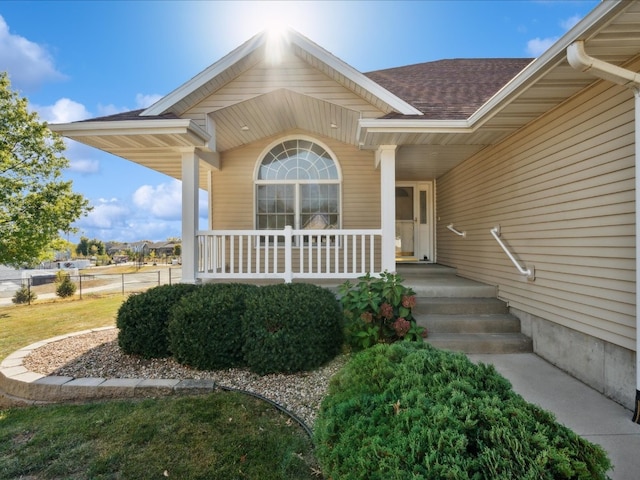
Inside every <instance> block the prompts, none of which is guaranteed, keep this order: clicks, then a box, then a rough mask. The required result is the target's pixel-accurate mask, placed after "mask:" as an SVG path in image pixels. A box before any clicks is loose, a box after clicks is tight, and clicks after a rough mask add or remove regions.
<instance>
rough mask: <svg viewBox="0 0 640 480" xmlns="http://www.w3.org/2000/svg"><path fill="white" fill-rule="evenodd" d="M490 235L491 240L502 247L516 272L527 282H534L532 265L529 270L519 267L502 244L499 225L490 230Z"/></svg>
mask: <svg viewBox="0 0 640 480" xmlns="http://www.w3.org/2000/svg"><path fill="white" fill-rule="evenodd" d="M491 235H493V238H495V239H496V241H497V242H498V245H500V246H501V247H502V250H504V253H506V254H507V256H508V257H509V260H511V262H513V264H514V265H515V267H516V268H517V269H518V271H519V272H520V273H521V274H522V275H526V276H527V278H528V279H529V280H534V279H535V268H534V267H533V265H532V266H531V267H530V268H524V267H521V266H520V264H519V263H518V261H517V260H516V259H515V257H514V256H513V255H512V254H511V252H510V251H509V249H508V248H507V246H506V245H505V244H504V243H502V240H500V225H497V226H495V227H493V228H492V229H491Z"/></svg>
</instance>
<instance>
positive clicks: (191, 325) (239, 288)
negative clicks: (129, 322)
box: [168, 283, 258, 370]
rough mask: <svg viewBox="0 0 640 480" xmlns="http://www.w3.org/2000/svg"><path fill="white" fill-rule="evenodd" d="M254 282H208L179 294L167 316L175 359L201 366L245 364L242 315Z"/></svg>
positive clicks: (193, 365)
mask: <svg viewBox="0 0 640 480" xmlns="http://www.w3.org/2000/svg"><path fill="white" fill-rule="evenodd" d="M257 289H258V287H257V286H253V285H246V284H240V283H226V284H222V283H220V284H207V285H203V286H202V287H201V288H199V289H198V290H196V291H195V292H192V293H190V294H188V295H185V296H184V297H182V299H181V300H180V302H179V303H178V304H177V305H176V306H175V307H173V309H172V311H171V315H170V319H169V326H168V335H169V348H170V350H171V352H172V353H173V356H174V357H175V359H176V360H177V361H178V362H180V363H183V364H185V365H189V366H191V367H195V368H198V369H200V370H215V369H220V368H231V367H237V366H241V365H243V364H244V361H243V354H242V347H243V345H244V339H243V336H242V315H243V314H244V310H245V300H246V298H247V297H248V296H250V295H252V294H254V293H255V291H256V290H257Z"/></svg>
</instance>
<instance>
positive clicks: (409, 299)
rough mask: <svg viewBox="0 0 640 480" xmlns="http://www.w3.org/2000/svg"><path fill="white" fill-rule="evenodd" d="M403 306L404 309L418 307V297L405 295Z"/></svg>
mask: <svg viewBox="0 0 640 480" xmlns="http://www.w3.org/2000/svg"><path fill="white" fill-rule="evenodd" d="M402 306H403V307H404V308H413V307H415V306H416V296H415V295H403V297H402Z"/></svg>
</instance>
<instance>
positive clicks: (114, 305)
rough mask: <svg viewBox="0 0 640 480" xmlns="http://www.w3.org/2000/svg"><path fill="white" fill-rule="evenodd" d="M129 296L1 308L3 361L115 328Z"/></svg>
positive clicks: (59, 300)
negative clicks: (54, 340) (40, 345)
mask: <svg viewBox="0 0 640 480" xmlns="http://www.w3.org/2000/svg"><path fill="white" fill-rule="evenodd" d="M125 298H126V297H124V296H122V295H119V294H116V295H102V296H88V295H87V296H85V299H83V300H79V299H78V298H77V297H76V298H73V299H66V300H62V299H56V300H51V301H39V300H36V302H35V303H33V304H31V305H10V306H6V307H0V331H1V332H2V335H1V336H0V359H3V358H4V357H6V356H7V355H9V354H10V353H12V352H15V351H16V350H18V349H20V348H22V347H26V346H27V345H30V344H32V343H35V342H38V341H40V340H46V339H47V338H51V337H55V336H58V335H63V334H65V333H72V332H78V331H80V330H87V329H90V328H97V327H108V326H115V324H116V314H117V312H118V308H120V305H121V304H122V302H123V301H124V300H125Z"/></svg>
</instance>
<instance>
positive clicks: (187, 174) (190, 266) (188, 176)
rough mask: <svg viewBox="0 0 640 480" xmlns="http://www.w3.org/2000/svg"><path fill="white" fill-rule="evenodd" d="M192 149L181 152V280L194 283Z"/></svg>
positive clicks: (195, 199) (195, 160) (195, 195)
mask: <svg viewBox="0 0 640 480" xmlns="http://www.w3.org/2000/svg"><path fill="white" fill-rule="evenodd" d="M199 162H200V160H199V158H198V156H197V155H196V153H195V150H194V151H191V152H183V153H182V282H183V283H196V271H197V261H198V255H197V252H196V249H197V248H198V245H197V244H196V232H197V231H198V180H199V178H198V176H199V175H198V174H199V171H198V170H199V169H198V164H199Z"/></svg>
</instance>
